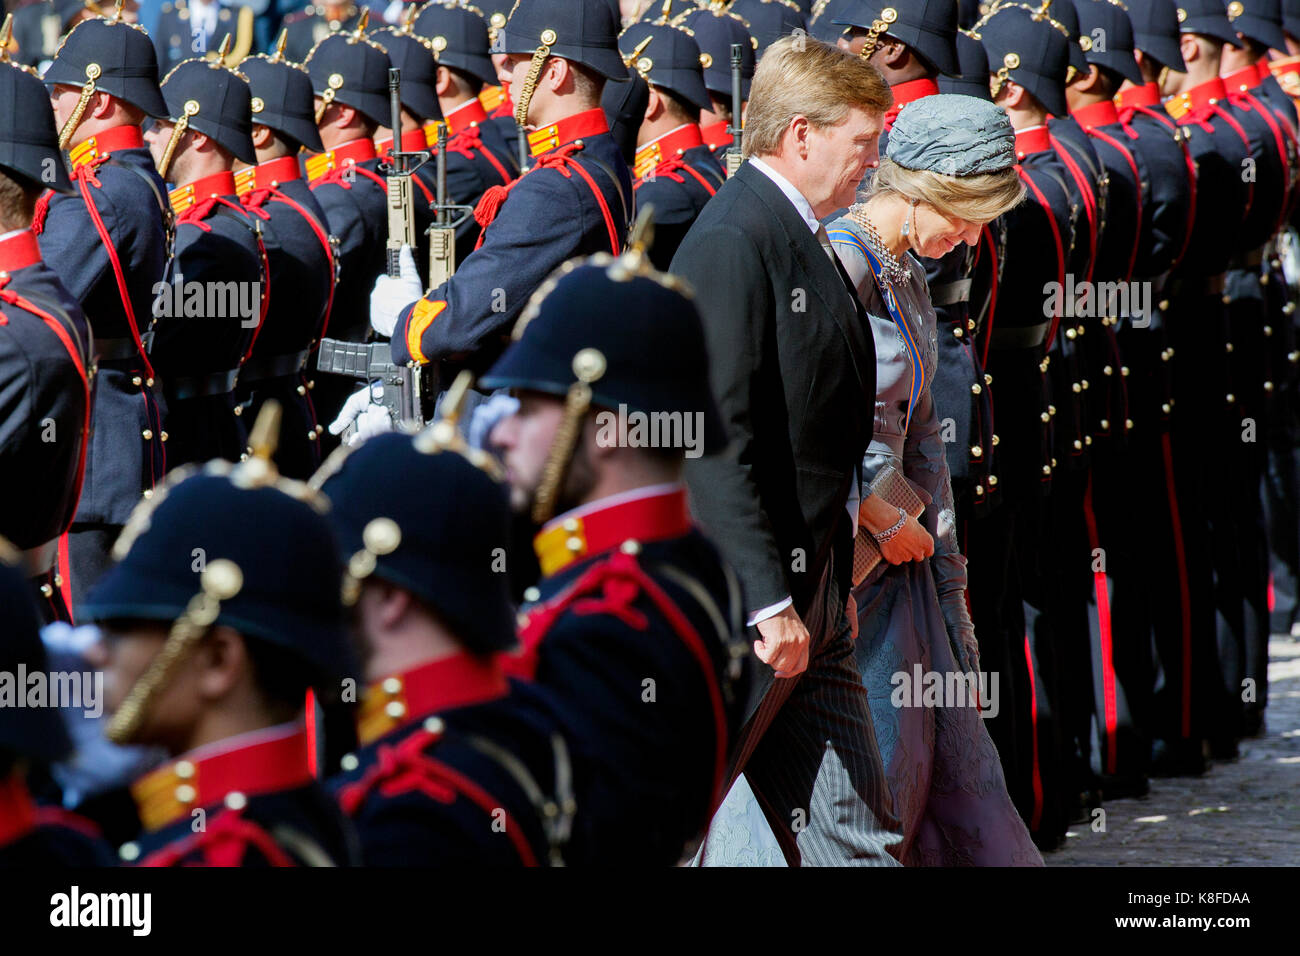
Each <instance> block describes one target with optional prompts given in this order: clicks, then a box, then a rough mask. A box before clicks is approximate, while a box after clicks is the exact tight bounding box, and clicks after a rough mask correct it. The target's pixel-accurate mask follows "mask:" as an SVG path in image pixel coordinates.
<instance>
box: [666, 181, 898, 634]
mask: <svg viewBox="0 0 1300 956" xmlns="http://www.w3.org/2000/svg"><path fill="white" fill-rule="evenodd" d="M672 271H673V272H674V273H676V274H678V275H681V276H683V277H684V278H686V279H687V280H689V281H690V282H691V284H692V285H693V286H694V287H695V291H696V304H697V305H698V306H699V310H700V315H701V318H702V319H703V323H704V333H705V338H706V341H707V343H708V349H709V354H710V356H711V365H710V368H711V377H712V385H713V390H714V394H715V395H716V397H717V399H718V404H719V407H720V408H721V411H722V415H723V419H724V420H725V422H726V424H727V427H728V430H729V432H730V438H731V442H732V443H731V445H730V447H729V448H728V449H727V450H726V451H725V452H723V453H722V454H718V455H711V456H706V457H704V458H700V459H696V460H693V461H690V462H688V463H687V469H686V474H687V481H688V483H689V484H690V487H691V492H692V496H693V508H694V509H695V512H696V515H697V517H698V518H699V520H700V522H701V524H702V525H703V526H704V528H705V530H706V531H707V532H709V533H710V534H711V535H712V536H713V538H714V540H715V541H717V542H718V544H719V546H720V547H721V548H722V551H723V555H724V557H725V558H726V559H727V560H728V562H729V563H730V564H731V565H732V566H733V567H735V568H736V570H737V571H738V573H739V575H740V578H741V581H742V582H743V584H744V586H745V592H746V600H747V602H748V604H749V607H750V609H751V610H754V609H758V608H763V607H767V606H769V605H771V604H775V603H776V602H778V601H781V600H782V599H784V598H785V597H786V596H791V597H793V598H794V603H795V608H796V610H799V611H804V610H806V609H807V608H808V606H809V604H810V602H811V599H812V597H813V595H814V593H815V590H816V586H817V583H818V580H819V579H820V574H821V568H820V567H818V566H817V565H818V561H817V559H818V558H819V557H822V556H824V555H826V554H828V553H829V552H830V550H831V548H832V546H834V547H835V548H836V550H837V555H836V567H837V569H838V571H839V572H840V573H842V574H843V575H844V576H845V580H847V575H848V574H849V572H850V570H851V564H852V562H851V548H852V539H851V533H850V525H849V520H850V519H849V515H848V514H847V510H846V507H845V505H846V502H847V501H848V495H849V488H850V483H851V482H852V481H853V480H854V477H855V474H856V472H857V469H858V467H859V465H860V464H861V462H862V457H863V454H864V453H865V451H866V448H867V445H868V443H869V442H870V440H871V432H872V423H873V421H874V415H875V396H876V354H875V345H874V343H873V342H872V339H871V336H870V334H869V333H868V331H867V327H866V317H865V314H864V313H863V311H862V306H861V304H860V303H859V302H858V299H857V296H856V294H855V293H854V292H853V291H852V290H851V288H850V285H849V282H848V279H847V277H846V276H845V275H844V272H843V269H842V268H841V267H839V264H838V260H834V262H832V260H831V259H830V258H828V257H827V254H826V250H825V249H823V247H822V246H821V245H820V244H819V243H818V241H817V238H816V236H815V235H814V234H813V232H812V231H811V230H810V229H809V227H808V224H807V223H806V222H805V221H804V219H803V218H802V217H801V216H800V215H799V213H798V212H797V211H796V209H795V208H794V206H793V204H791V202H790V201H789V200H788V199H787V198H786V197H785V195H784V194H783V193H782V192H781V190H780V189H779V188H778V187H777V186H776V184H775V183H773V182H772V180H771V179H769V178H768V177H767V176H766V175H764V174H763V173H762V172H761V171H759V170H758V169H756V168H755V167H754V166H752V165H748V164H747V165H744V166H742V167H741V169H740V171H739V172H737V174H736V175H735V176H734V177H732V178H731V179H729V180H728V181H727V183H726V185H724V186H723V187H722V188H721V189H720V190H718V194H717V195H716V196H714V197H713V199H712V200H710V202H709V204H708V205H707V206H706V207H705V208H704V211H703V212H702V213H701V214H700V217H699V218H698V219H697V220H696V222H695V225H694V227H692V229H691V231H690V232H689V233H688V234H687V236H686V239H685V240H684V241H683V242H682V245H681V247H680V248H679V249H678V251H677V255H676V257H675V258H674V259H673V263H672ZM823 560H824V558H823ZM840 593H845V594H846V593H848V588H847V587H844V588H843V589H842V590H841V592H840Z"/></svg>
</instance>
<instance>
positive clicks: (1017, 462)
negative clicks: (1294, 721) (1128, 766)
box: [975, 6, 1088, 849]
mask: <svg viewBox="0 0 1300 956" xmlns="http://www.w3.org/2000/svg"><path fill="white" fill-rule="evenodd" d="M975 32H977V33H978V34H979V35H980V37H981V40H982V42H983V44H984V48H985V52H986V54H987V56H988V61H989V70H990V74H991V77H992V79H991V82H992V91H993V98H994V102H996V103H997V104H999V105H1000V106H1002V107H1003V108H1005V109H1006V110H1007V113H1008V115H1009V116H1010V117H1011V123H1012V126H1014V127H1015V129H1016V152H1017V156H1018V158H1019V160H1020V166H1021V169H1022V172H1023V179H1024V181H1025V185H1026V187H1027V188H1028V193H1027V195H1026V198H1025V201H1024V202H1023V203H1021V205H1020V206H1018V207H1017V208H1016V209H1014V210H1013V211H1012V212H1010V213H1008V214H1007V215H1006V216H1005V217H1004V219H1005V225H1006V233H1007V246H1006V250H1005V257H1004V258H1005V269H1004V271H1003V274H1002V280H1001V282H1000V284H999V294H998V308H997V321H996V324H995V325H994V327H993V329H992V330H991V331H990V332H989V334H988V337H987V346H988V358H987V368H988V371H989V373H990V374H991V375H992V376H993V381H994V388H993V414H994V420H995V421H996V422H997V423H998V432H999V433H1000V434H1001V435H1005V436H1006V441H1005V442H1003V443H1001V444H1000V445H999V453H1000V463H999V468H998V471H999V475H1000V477H1001V481H1000V483H999V486H1000V491H1001V494H1002V506H1001V508H999V510H998V512H995V514H999V515H1000V516H1001V517H1002V518H1003V519H1004V520H1006V521H1009V522H1010V524H1011V527H1010V534H1011V540H1012V543H1013V547H1012V550H1011V553H1010V555H1007V556H1004V557H1003V558H1002V560H1005V561H1008V562H1009V566H1008V570H1007V574H1008V577H1009V580H1010V581H1011V582H1013V583H1012V585H1011V586H1009V587H1007V588H1006V589H1005V593H1004V594H1002V595H998V596H995V597H994V598H993V599H995V600H1000V601H1001V602H1002V609H1001V611H1002V618H1001V620H1002V621H1003V626H1004V627H1005V629H1006V632H1007V633H1008V634H1009V635H1010V636H1011V639H1012V640H1016V641H1017V642H1018V646H1019V649H1020V651H1021V653H1019V654H1018V655H1016V656H1015V657H1013V661H1014V663H1015V665H1016V666H1014V667H1013V669H1012V671H1011V673H1010V675H1009V680H1008V682H1009V683H1010V684H1011V685H1012V689H1013V692H1012V696H1011V701H1010V702H1011V704H1012V705H1013V706H1014V707H1015V709H1016V715H1015V720H1014V738H1013V739H1014V746H1013V747H1012V748H1010V749H1009V754H1003V769H1004V770H1005V772H1006V775H1007V784H1008V790H1009V792H1010V793H1011V796H1012V799H1013V800H1015V802H1016V806H1017V808H1018V809H1019V810H1020V812H1021V815H1022V816H1023V817H1024V818H1025V822H1026V823H1027V824H1028V826H1029V829H1030V833H1031V835H1032V836H1033V837H1034V841H1035V843H1037V845H1038V846H1039V847H1040V848H1041V849H1051V848H1053V847H1055V846H1057V845H1059V843H1060V842H1061V841H1062V840H1063V839H1064V836H1065V827H1066V825H1067V824H1068V822H1069V820H1068V819H1067V813H1068V812H1070V809H1071V808H1070V806H1069V804H1070V803H1071V800H1070V798H1069V796H1068V795H1067V794H1068V788H1067V785H1066V780H1065V779H1064V767H1063V766H1062V763H1063V761H1062V740H1061V737H1062V729H1061V726H1060V723H1059V714H1060V711H1059V703H1060V695H1061V691H1060V680H1059V676H1058V668H1059V661H1058V657H1057V654H1056V645H1055V640H1056V632H1055V630H1054V628H1053V626H1052V625H1053V617H1052V613H1051V612H1052V607H1053V605H1052V596H1053V595H1052V583H1051V582H1050V581H1049V580H1048V579H1047V578H1048V576H1049V573H1050V572H1049V571H1048V568H1049V567H1051V564H1052V562H1051V554H1052V552H1054V551H1055V549H1056V543H1055V542H1054V541H1052V539H1051V537H1050V533H1049V530H1048V529H1049V527H1050V520H1051V516H1050V513H1049V511H1048V500H1047V495H1048V493H1049V492H1050V491H1052V490H1054V477H1055V472H1056V466H1055V464H1054V462H1055V461H1056V458H1055V457H1054V455H1053V448H1052V426H1053V420H1054V418H1055V417H1056V414H1057V413H1058V412H1059V409H1058V407H1057V403H1056V402H1055V401H1054V399H1053V396H1052V393H1051V390H1050V380H1049V378H1048V375H1049V370H1050V369H1051V368H1052V366H1053V365H1056V364H1058V363H1059V362H1060V352H1061V350H1060V347H1059V344H1058V343H1059V341H1061V340H1063V338H1064V336H1063V335H1061V334H1060V328H1061V326H1062V325H1063V323H1062V321H1061V318H1062V316H1061V313H1062V311H1063V310H1062V309H1061V308H1060V306H1059V303H1049V304H1047V305H1045V302H1044V300H1045V298H1046V297H1045V295H1044V291H1043V290H1044V289H1045V288H1048V284H1049V283H1053V282H1056V283H1061V284H1062V285H1063V284H1064V282H1065V276H1066V274H1067V272H1069V271H1071V270H1072V269H1073V268H1074V267H1075V258H1076V257H1077V252H1076V251H1072V250H1077V248H1078V246H1079V243H1078V242H1076V240H1075V232H1076V230H1077V231H1078V232H1080V233H1082V232H1083V231H1084V230H1085V229H1087V228H1088V227H1087V224H1086V221H1085V220H1083V219H1082V213H1081V211H1080V210H1079V208H1078V205H1079V204H1078V202H1077V201H1076V200H1075V199H1074V198H1073V195H1072V192H1071V189H1072V183H1071V182H1070V173H1069V171H1068V169H1067V168H1066V165H1065V163H1064V161H1063V159H1062V158H1061V154H1060V153H1059V152H1058V150H1057V149H1056V148H1054V145H1053V143H1052V137H1051V134H1050V133H1049V132H1048V129H1047V117H1048V115H1049V114H1051V115H1057V116H1063V115H1065V113H1066V111H1067V108H1066V104H1065V96H1064V80H1065V72H1066V64H1067V62H1068V57H1069V53H1068V47H1069V41H1068V40H1066V38H1065V35H1064V34H1063V33H1062V32H1061V31H1059V30H1057V29H1056V28H1055V27H1054V26H1052V25H1051V24H1050V23H1048V22H1047V21H1046V20H1045V19H1038V18H1036V17H1034V16H1033V15H1032V14H1031V13H1030V12H1028V11H1026V10H1025V9H1023V8H1020V7H1014V6H1012V7H1005V8H1000V9H999V10H998V11H997V12H996V13H994V14H992V15H991V16H989V17H987V18H986V19H984V20H982V21H980V23H978V24H977V25H976V30H975ZM1084 246H1085V248H1086V243H1085V244H1084ZM1085 255H1086V253H1085ZM1083 265H1084V267H1086V265H1087V262H1086V259H1085V260H1084V262H1083ZM986 599H989V596H986ZM977 626H978V624H977ZM977 633H978V632H977ZM1003 707H1004V709H1005V707H1006V703H1005V692H1004V704H1003ZM999 752H1000V753H1002V749H1001V747H1000V748H999Z"/></svg>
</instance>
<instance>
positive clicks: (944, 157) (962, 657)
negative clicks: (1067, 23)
mask: <svg viewBox="0 0 1300 956" xmlns="http://www.w3.org/2000/svg"><path fill="white" fill-rule="evenodd" d="M1015 163H1016V155H1015V134H1014V133H1013V131H1012V128H1011V124H1010V121H1009V120H1008V119H1007V116H1006V114H1005V113H1004V112H1003V111H1002V110H1001V109H999V108H998V107H996V106H994V105H993V104H991V103H988V102H985V101H983V100H979V99H975V98H973V97H967V96H954V95H936V96H928V97H924V98H922V99H920V100H916V101H915V102H912V103H909V104H908V105H907V107H906V108H905V109H903V110H902V111H901V112H900V113H899V114H898V118H897V120H896V121H895V123H894V126H893V129H892V130H891V131H890V134H889V143H888V147H887V154H886V158H885V159H884V160H882V161H881V165H880V168H879V170H878V171H877V172H876V174H875V177H874V179H873V181H872V182H871V183H870V185H869V186H868V188H867V191H866V193H865V196H866V198H865V202H862V203H859V204H858V205H855V206H853V207H852V208H851V209H849V210H848V212H847V214H846V215H844V216H842V217H840V218H839V219H837V220H836V221H835V222H833V223H831V224H830V225H829V226H828V233H829V235H830V239H831V243H832V246H833V247H834V249H835V251H836V253H837V254H838V255H839V257H840V260H841V261H842V262H843V264H844V267H845V269H846V271H847V272H848V273H849V276H850V278H851V279H852V280H853V282H854V283H855V285H856V287H857V291H858V295H859V297H860V299H861V300H862V304H863V305H864V307H865V308H866V311H867V314H868V316H869V320H870V325H871V331H872V334H873V337H874V340H875V345H876V419H875V437H874V439H873V440H872V443H871V446H870V448H869V449H868V450H867V454H866V459H865V461H864V462H863V475H862V477H863V481H862V486H861V488H860V497H861V500H860V505H859V509H858V523H859V528H860V529H865V530H866V531H869V532H870V533H871V535H872V537H873V539H874V540H875V541H876V542H877V547H878V549H879V552H880V554H881V556H882V557H883V560H882V561H880V563H879V564H878V565H877V566H876V567H875V569H874V570H872V571H871V572H870V573H869V574H866V575H865V577H862V578H861V579H860V580H859V573H858V568H857V565H858V562H857V561H856V560H855V576H854V580H855V587H854V589H853V599H854V601H855V602H856V605H857V619H858V637H857V644H856V654H857V658H858V665H859V667H860V669H861V671H862V678H863V681H864V682H865V684H866V687H867V692H868V696H869V698H870V703H871V718H872V721H873V724H874V728H875V733H876V742H877V744H878V745H879V748H880V754H881V758H882V759H883V761H884V764H885V771H886V774H887V776H888V779H889V783H890V787H891V790H892V792H893V797H894V812H895V815H896V816H897V817H898V819H899V820H900V821H901V822H902V824H903V832H904V842H903V845H902V848H901V853H900V857H899V858H900V860H901V862H903V863H904V864H905V865H909V866H963V865H964V866H1013V865H1027V866H1034V865H1037V866H1041V865H1042V862H1043V861H1042V857H1041V856H1040V855H1039V853H1038V850H1037V849H1036V848H1035V846H1034V844H1033V842H1032V841H1031V840H1030V838H1029V832H1028V830H1027V829H1026V828H1025V825H1024V823H1023V822H1022V821H1021V819H1020V817H1019V815H1018V814H1017V813H1016V809H1015V807H1014V805H1013V804H1012V803H1011V799H1010V797H1009V796H1008V795H1007V787H1006V781H1005V779H1004V778H1003V775H1002V766H1001V763H1000V761H999V759H998V753H997V750H996V748H995V747H994V745H993V741H992V740H991V739H990V737H989V735H988V732H987V731H986V730H985V729H984V722H983V719H982V718H981V716H980V708H981V706H983V707H989V708H991V707H993V706H996V704H997V685H996V683H995V682H994V678H995V677H996V675H990V676H989V677H988V678H987V679H981V677H980V675H979V654H978V649H977V645H976V642H975V631H974V628H973V626H972V625H971V620H970V615H969V613H968V611H967V607H966V559H965V558H964V557H963V556H962V554H961V552H960V550H959V548H958V544H957V537H956V532H955V529H954V524H955V521H954V510H953V500H952V487H951V484H950V481H949V477H948V466H947V460H946V458H945V455H944V443H943V440H942V435H941V420H942V414H941V413H940V412H939V411H936V409H935V407H934V403H933V401H932V400H931V396H930V385H929V383H930V381H931V380H932V379H933V376H934V370H935V365H936V363H937V361H938V333H937V329H936V320H935V314H934V307H933V306H932V305H931V302H930V294H929V290H928V288H927V286H926V281H925V269H924V267H923V266H922V265H921V262H920V261H919V257H927V258H936V259H937V258H940V257H942V256H943V255H945V254H947V253H948V252H950V251H951V250H952V249H954V248H956V247H957V246H958V245H959V244H961V243H963V242H965V243H967V244H971V245H973V244H974V243H976V242H977V241H978V239H979V235H980V231H981V229H982V227H983V225H984V224H985V223H987V222H989V221H991V220H993V219H995V218H996V217H997V216H999V215H1001V214H1002V213H1003V212H1005V211H1006V210H1008V209H1010V208H1011V207H1012V206H1014V205H1015V204H1016V203H1017V202H1019V201H1020V200H1021V198H1022V196H1023V192H1024V187H1023V186H1022V185H1021V184H1020V179H1019V174H1018V172H1017V171H1016V168H1015ZM887 468H892V469H893V470H894V471H895V472H896V473H897V474H896V475H895V476H893V477H894V478H895V479H896V481H900V482H902V481H905V483H906V487H907V488H909V489H910V490H911V492H912V493H914V494H915V495H916V496H917V497H918V498H920V499H921V501H922V502H924V503H925V509H924V512H923V513H922V514H921V520H920V521H918V520H917V519H916V518H915V517H913V516H911V515H910V514H908V513H906V512H905V511H903V510H902V509H900V508H899V507H897V506H895V505H892V504H890V503H889V502H888V501H886V500H884V497H885V496H884V494H874V493H873V492H872V488H871V484H872V482H873V480H875V479H876V477H877V476H878V475H880V474H881V472H882V471H883V470H885V469H887ZM899 476H901V477H899ZM858 544H859V548H860V549H861V548H862V547H863V546H864V545H865V544H866V542H865V541H864V540H859V542H858ZM850 614H852V608H850ZM972 689H974V690H975V693H974V694H969V693H968V692H970V691H971V690H972ZM793 825H797V821H795V822H794V824H793ZM701 862H703V863H704V864H705V865H710V866H727V865H742V866H743V865H760V866H761V865H779V864H780V862H781V854H780V852H779V850H778V849H777V845H776V842H775V838H774V837H773V836H772V834H771V831H770V830H769V829H768V827H767V825H766V822H765V821H764V819H763V814H762V812H761V811H760V809H759V808H758V806H757V804H756V802H755V800H754V797H753V794H752V792H751V791H750V790H749V788H748V787H747V786H746V785H745V781H744V778H743V777H742V778H741V779H740V780H738V781H737V784H736V786H735V787H734V788H733V789H732V791H731V793H730V794H729V795H728V797H727V799H726V800H725V801H724V803H723V805H722V807H721V808H720V809H719V811H718V813H717V814H716V815H715V817H714V820H713V824H712V826H711V827H710V831H709V837H708V841H707V842H706V844H705V847H704V850H703V853H702V854H701Z"/></svg>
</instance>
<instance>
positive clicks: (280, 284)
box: [235, 53, 338, 480]
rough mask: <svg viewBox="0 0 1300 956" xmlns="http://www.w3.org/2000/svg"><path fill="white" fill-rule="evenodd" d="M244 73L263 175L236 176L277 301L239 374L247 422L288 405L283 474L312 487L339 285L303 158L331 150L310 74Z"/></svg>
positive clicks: (264, 62) (268, 60)
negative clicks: (318, 403)
mask: <svg viewBox="0 0 1300 956" xmlns="http://www.w3.org/2000/svg"><path fill="white" fill-rule="evenodd" d="M239 69H240V72H241V73H243V74H244V76H246V77H247V78H248V84H249V90H250V92H251V93H252V95H253V99H252V106H253V107H254V111H253V133H252V136H253V147H254V149H256V151H257V165H255V166H248V167H246V168H244V169H241V170H240V171H239V172H237V173H236V174H235V186H236V189H237V191H238V192H239V201H240V202H241V203H243V204H244V206H245V207H246V208H247V209H249V210H258V213H256V215H257V217H258V220H259V221H258V225H259V227H260V228H261V230H262V243H263V245H264V246H265V247H266V257H267V263H268V264H269V266H270V268H271V287H272V288H273V289H274V290H275V292H276V295H275V297H274V298H272V299H271V301H270V304H269V306H268V308H267V316H266V324H265V325H264V326H263V327H262V329H261V330H260V332H259V333H258V336H257V341H256V342H255V343H254V344H253V350H252V353H251V354H250V355H249V358H248V361H246V362H245V363H244V365H243V367H242V368H241V369H240V372H239V389H238V391H237V393H236V394H237V396H238V397H239V399H240V400H241V401H243V402H244V403H245V405H244V410H243V412H242V417H244V418H245V420H246V421H253V420H254V419H255V418H256V415H257V413H258V411H259V410H260V409H261V407H262V403H263V402H265V401H266V400H267V399H268V398H274V399H275V400H276V401H277V402H279V403H280V405H281V407H282V408H283V409H284V415H285V422H284V427H283V428H282V429H281V434H280V448H279V452H278V453H277V456H276V457H277V459H278V461H279V462H280V471H281V472H282V473H283V474H284V475H286V476H288V477H290V478H298V479H303V480H305V479H306V478H308V477H310V476H311V474H312V473H313V472H314V471H315V470H316V468H317V467H319V465H320V444H319V441H320V435H321V432H322V431H323V430H324V426H323V425H322V424H320V421H319V419H318V418H317V416H316V410H315V407H314V405H313V402H312V395H311V391H310V390H311V389H312V388H314V381H315V380H314V378H313V377H311V375H310V374H309V370H308V366H309V358H310V356H311V354H312V353H313V352H314V351H315V349H316V345H317V343H318V342H319V341H320V339H321V338H322V337H324V335H325V333H326V331H327V329H328V326H329V319H330V312H331V310H332V305H333V299H334V288H335V285H336V283H337V281H338V277H337V275H336V273H335V268H334V247H333V243H332V242H331V240H330V235H329V226H328V225H327V223H328V220H327V219H326V216H325V211H324V210H323V209H321V207H320V204H319V203H317V202H316V197H315V196H314V195H313V194H312V191H311V190H310V189H309V188H308V187H307V182H306V180H304V179H303V178H302V174H301V171H300V167H299V165H298V152H299V150H300V149H302V148H306V149H309V150H313V151H319V150H321V149H322V148H323V147H322V145H321V141H320V133H319V132H318V131H317V129H316V116H315V105H314V102H313V93H312V88H311V77H309V76H308V75H307V71H306V70H304V69H303V68H302V67H300V66H298V65H296V64H293V63H289V62H287V61H285V60H284V58H283V55H282V54H279V53H277V54H272V55H271V56H256V57H250V58H249V59H247V60H245V61H244V62H243V63H241V64H240V65H239ZM259 107H260V108H259ZM250 416H251V417H250Z"/></svg>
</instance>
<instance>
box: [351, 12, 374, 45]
mask: <svg viewBox="0 0 1300 956" xmlns="http://www.w3.org/2000/svg"><path fill="white" fill-rule="evenodd" d="M369 25H370V8H369V7H362V8H361V18H360V19H359V20H357V28H356V29H355V30H353V31H352V39H353V40H360V39H363V38H364V37H365V35H366V27H368V26H369Z"/></svg>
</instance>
